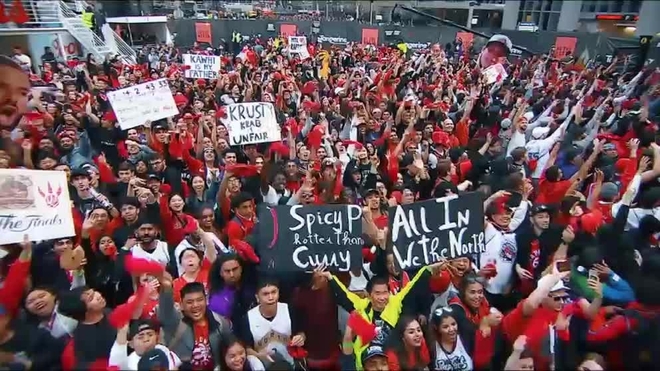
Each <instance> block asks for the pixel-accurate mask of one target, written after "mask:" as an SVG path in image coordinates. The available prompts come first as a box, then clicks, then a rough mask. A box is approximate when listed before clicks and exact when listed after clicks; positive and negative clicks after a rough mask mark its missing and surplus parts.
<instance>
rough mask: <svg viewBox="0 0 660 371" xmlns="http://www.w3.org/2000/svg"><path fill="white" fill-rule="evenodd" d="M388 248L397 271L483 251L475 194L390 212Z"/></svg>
mask: <svg viewBox="0 0 660 371" xmlns="http://www.w3.org/2000/svg"><path fill="white" fill-rule="evenodd" d="M390 231H391V234H392V235H391V236H392V239H391V244H392V250H393V253H394V257H395V259H396V261H397V262H398V264H399V266H400V267H401V269H408V268H415V267H422V266H425V265H429V264H432V263H435V262H437V261H439V260H441V259H443V258H445V259H455V258H458V257H463V256H474V257H476V256H477V255H478V254H480V253H482V252H484V251H485V248H486V244H485V235H484V214H483V206H482V203H481V197H480V196H479V194H477V193H469V194H466V195H462V196H457V195H451V196H447V197H442V198H438V199H435V200H428V201H422V202H416V203H414V204H411V205H406V206H396V207H395V208H393V209H390Z"/></svg>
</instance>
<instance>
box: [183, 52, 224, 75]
mask: <svg viewBox="0 0 660 371" xmlns="http://www.w3.org/2000/svg"><path fill="white" fill-rule="evenodd" d="M183 64H184V65H186V66H188V67H190V68H188V69H187V70H185V72H184V76H185V77H186V78H189V79H209V80H214V79H217V78H218V73H219V72H220V57H219V56H217V55H200V54H184V55H183Z"/></svg>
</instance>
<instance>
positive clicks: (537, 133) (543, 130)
mask: <svg viewBox="0 0 660 371" xmlns="http://www.w3.org/2000/svg"><path fill="white" fill-rule="evenodd" d="M549 132H550V128H549V127H547V126H545V127H542V126H539V127H535V128H534V129H533V130H532V138H534V139H541V138H543V137H544V136H546V135H548V133H549Z"/></svg>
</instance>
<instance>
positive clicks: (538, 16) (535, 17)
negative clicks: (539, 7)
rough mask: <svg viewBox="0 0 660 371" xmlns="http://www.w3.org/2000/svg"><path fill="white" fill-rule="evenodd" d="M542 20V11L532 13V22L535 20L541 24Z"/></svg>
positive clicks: (535, 22) (536, 23)
mask: <svg viewBox="0 0 660 371" xmlns="http://www.w3.org/2000/svg"><path fill="white" fill-rule="evenodd" d="M540 21H541V13H540V12H534V13H532V22H534V24H535V25H537V26H539V25H540Z"/></svg>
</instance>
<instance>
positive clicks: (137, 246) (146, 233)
mask: <svg viewBox="0 0 660 371" xmlns="http://www.w3.org/2000/svg"><path fill="white" fill-rule="evenodd" d="M136 225H137V229H136V231H135V235H136V238H135V239H132V238H129V240H128V241H127V243H126V246H124V248H125V249H130V250H131V254H133V257H135V258H141V259H147V260H151V261H156V262H158V263H160V264H161V265H162V266H164V267H168V268H170V269H172V271H173V272H176V266H175V265H174V266H169V264H170V261H171V260H172V259H171V256H170V252H169V249H168V248H167V242H164V241H161V240H159V239H157V234H158V225H157V224H156V223H154V222H152V221H150V220H148V219H142V220H139V221H138V222H137V223H136ZM130 243H134V245H132V246H130V245H129V244H130Z"/></svg>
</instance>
